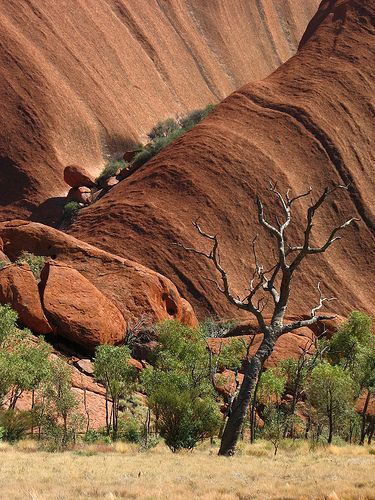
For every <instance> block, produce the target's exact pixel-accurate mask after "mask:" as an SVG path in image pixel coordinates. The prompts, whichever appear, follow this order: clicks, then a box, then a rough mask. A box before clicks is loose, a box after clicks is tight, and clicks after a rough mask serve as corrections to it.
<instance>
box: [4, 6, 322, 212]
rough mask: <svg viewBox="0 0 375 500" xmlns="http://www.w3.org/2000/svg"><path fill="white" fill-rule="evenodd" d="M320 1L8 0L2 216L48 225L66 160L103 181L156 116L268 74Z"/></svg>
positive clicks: (215, 98)
mask: <svg viewBox="0 0 375 500" xmlns="http://www.w3.org/2000/svg"><path fill="white" fill-rule="evenodd" d="M318 3H319V0H304V1H303V2H300V0H283V1H277V2H274V1H271V0H251V1H248V0H236V2H233V1H231V0H224V1H222V0H220V1H219V0H212V1H210V2H202V1H201V0H173V1H170V0H168V1H164V0H163V1H161V0H103V1H101V2H98V1H97V0H89V1H87V0H74V1H71V0H62V1H59V2H50V1H48V0H27V1H24V0H13V1H11V2H9V1H7V0H1V1H0V26H1V30H0V102H1V118H2V127H1V131H0V219H2V220H6V219H9V218H13V217H16V216H22V217H24V216H26V215H28V214H30V213H32V214H33V217H34V218H41V217H42V218H43V219H44V220H49V218H50V216H51V210H52V208H54V207H55V206H56V205H58V204H59V203H60V202H61V199H60V196H62V195H65V194H66V186H65V185H64V183H63V182H62V175H61V173H62V170H63V167H64V166H65V165H67V164H71V163H84V164H85V165H86V166H87V167H88V168H89V170H91V173H93V174H96V173H98V171H99V170H100V169H101V167H102V165H103V162H104V159H105V158H106V155H107V154H110V153H114V152H116V151H121V150H123V148H124V146H126V145H129V144H131V143H134V141H135V142H138V141H139V140H140V139H142V138H143V137H144V135H145V133H147V132H148V130H149V129H150V128H151V127H152V126H153V125H154V124H155V123H156V122H157V121H159V120H161V119H164V118H166V117H168V116H171V115H174V114H176V113H184V112H186V111H189V110H191V109H194V108H197V107H202V106H204V105H206V104H207V103H209V102H217V101H219V100H221V99H223V98H224V97H225V96H227V95H228V94H229V93H230V92H232V91H233V90H235V89H236V88H238V87H239V86H240V85H242V84H244V83H245V82H247V81H249V80H254V79H258V78H262V77H264V76H266V75H267V74H269V73H270V72H271V71H272V70H274V69H276V68H277V67H278V66H279V65H280V64H281V63H282V62H284V61H285V60H286V59H288V57H290V56H291V55H292V54H293V53H294V52H295V50H296V48H297V44H298V41H299V39H300V37H301V35H302V33H303V31H304V29H305V27H306V25H307V23H308V21H309V19H311V17H312V16H313V14H314V12H315V10H316V8H317V6H318ZM47 200H49V201H47ZM42 202H43V203H44V205H43V206H42V207H41V208H40V209H39V210H38V211H36V207H37V206H38V205H39V204H40V203H42Z"/></svg>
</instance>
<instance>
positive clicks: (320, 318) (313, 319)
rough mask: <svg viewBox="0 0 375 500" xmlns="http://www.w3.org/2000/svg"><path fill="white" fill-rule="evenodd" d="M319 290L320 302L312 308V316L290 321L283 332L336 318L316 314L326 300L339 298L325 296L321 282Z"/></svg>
mask: <svg viewBox="0 0 375 500" xmlns="http://www.w3.org/2000/svg"><path fill="white" fill-rule="evenodd" d="M318 291H319V304H318V305H317V306H315V307H313V308H312V309H311V317H310V318H307V319H305V320H299V321H294V322H293V323H289V324H288V325H285V326H283V328H282V334H284V333H287V332H291V331H292V330H295V329H297V328H301V327H302V326H310V325H313V324H314V323H317V322H318V321H323V320H326V319H334V318H335V317H336V316H316V312H317V311H319V310H320V309H321V308H322V307H323V305H324V304H325V303H326V302H331V301H332V300H337V299H336V297H329V298H328V297H324V295H323V293H322V290H321V288H320V282H319V283H318Z"/></svg>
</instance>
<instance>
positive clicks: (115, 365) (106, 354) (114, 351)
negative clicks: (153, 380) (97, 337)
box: [94, 345, 137, 440]
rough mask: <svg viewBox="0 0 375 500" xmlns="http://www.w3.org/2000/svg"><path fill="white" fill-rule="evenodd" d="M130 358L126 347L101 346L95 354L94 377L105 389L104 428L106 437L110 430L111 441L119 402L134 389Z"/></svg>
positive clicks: (115, 430) (134, 376)
mask: <svg viewBox="0 0 375 500" xmlns="http://www.w3.org/2000/svg"><path fill="white" fill-rule="evenodd" d="M130 357H131V356H130V350H129V348H128V347H127V346H111V345H101V346H99V347H97V348H96V352H95V359H94V376H95V378H96V379H97V380H98V381H99V382H101V383H102V384H103V385H104V387H105V389H106V427H107V434H108V435H109V433H110V432H111V430H112V439H113V440H116V439H117V435H118V415H119V409H120V400H121V399H123V398H125V397H126V396H130V395H131V393H132V392H133V391H134V388H135V385H134V384H135V380H136V377H137V372H136V369H135V368H134V367H133V366H131V365H130V364H129V360H130ZM109 401H110V402H111V403H112V409H111V411H109Z"/></svg>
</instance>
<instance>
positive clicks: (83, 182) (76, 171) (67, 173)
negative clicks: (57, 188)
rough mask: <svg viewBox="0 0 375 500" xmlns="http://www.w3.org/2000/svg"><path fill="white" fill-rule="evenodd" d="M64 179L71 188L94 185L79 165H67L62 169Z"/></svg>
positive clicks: (92, 180)
mask: <svg viewBox="0 0 375 500" xmlns="http://www.w3.org/2000/svg"><path fill="white" fill-rule="evenodd" d="M64 181H65V182H66V183H67V184H68V186H70V187H72V188H79V187H82V186H85V187H88V188H90V187H94V186H95V182H94V179H93V178H92V177H91V176H90V174H89V173H88V172H87V171H86V170H85V169H84V168H83V167H80V166H79V165H69V166H67V167H65V169H64Z"/></svg>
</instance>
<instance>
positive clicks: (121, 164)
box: [95, 160, 128, 185]
mask: <svg viewBox="0 0 375 500" xmlns="http://www.w3.org/2000/svg"><path fill="white" fill-rule="evenodd" d="M127 165H128V162H126V161H124V160H109V161H108V162H107V163H106V165H105V167H104V169H103V171H102V172H101V173H100V175H99V176H98V177H97V179H96V181H95V182H96V183H97V184H98V185H100V184H101V183H102V182H103V181H105V180H106V179H109V178H110V177H114V176H115V175H116V174H117V172H118V171H119V170H122V169H124V168H125V167H126V166H127Z"/></svg>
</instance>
